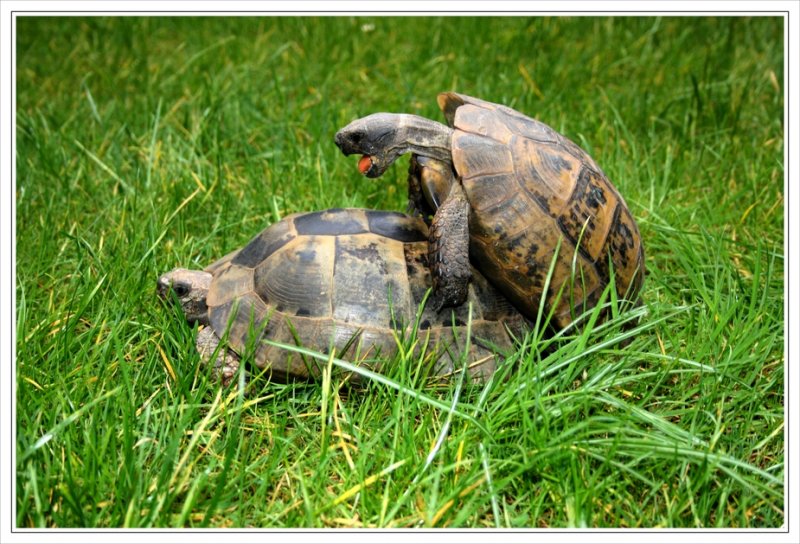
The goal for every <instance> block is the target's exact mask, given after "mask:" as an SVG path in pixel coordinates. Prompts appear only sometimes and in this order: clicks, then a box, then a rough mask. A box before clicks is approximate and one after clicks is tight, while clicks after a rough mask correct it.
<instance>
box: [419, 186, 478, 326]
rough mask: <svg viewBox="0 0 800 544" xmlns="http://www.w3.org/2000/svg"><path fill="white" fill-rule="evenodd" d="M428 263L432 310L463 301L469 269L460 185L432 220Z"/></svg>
mask: <svg viewBox="0 0 800 544" xmlns="http://www.w3.org/2000/svg"><path fill="white" fill-rule="evenodd" d="M428 262H429V264H430V268H431V277H432V278H433V300H432V302H433V304H434V308H436V310H437V311H438V310H440V309H441V308H443V307H445V306H458V305H460V304H463V303H464V301H466V299H467V284H468V283H469V280H470V277H471V276H472V274H471V272H470V267H469V203H468V202H467V197H466V194H465V193H464V189H463V187H461V184H460V183H453V184H452V185H451V187H450V193H449V194H448V195H447V198H446V199H445V200H444V202H442V204H441V206H439V209H438V210H437V211H436V213H435V214H434V216H433V221H432V222H431V227H430V231H429V234H428Z"/></svg>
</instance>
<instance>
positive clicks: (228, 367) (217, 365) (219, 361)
mask: <svg viewBox="0 0 800 544" xmlns="http://www.w3.org/2000/svg"><path fill="white" fill-rule="evenodd" d="M219 341H220V340H219V337H218V336H217V333H216V332H214V329H212V328H211V327H204V328H203V329H202V330H200V331H198V333H197V339H196V341H195V345H196V346H197V351H198V353H200V358H201V360H202V362H203V365H208V364H212V365H213V370H212V374H213V376H214V378H216V379H218V380H220V381H221V382H222V385H224V386H225V387H227V386H228V385H230V383H231V380H232V379H233V377H234V376H236V372H237V370H239V365H240V364H241V359H240V358H239V355H237V354H236V353H235V352H234V351H232V350H230V349H222V348H221V349H220V350H219V351H218V352H217V357H216V359H214V361H213V362H212V361H211V357H213V356H214V352H215V351H216V350H217V347H218V346H219Z"/></svg>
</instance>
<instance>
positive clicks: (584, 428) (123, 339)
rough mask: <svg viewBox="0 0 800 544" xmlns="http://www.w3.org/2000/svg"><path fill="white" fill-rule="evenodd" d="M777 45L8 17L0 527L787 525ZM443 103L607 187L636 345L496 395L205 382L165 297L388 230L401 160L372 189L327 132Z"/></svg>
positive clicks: (573, 338)
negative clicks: (7, 275) (474, 110)
mask: <svg viewBox="0 0 800 544" xmlns="http://www.w3.org/2000/svg"><path fill="white" fill-rule="evenodd" d="M782 45H783V22H782V20H781V19H778V18H767V17H760V18H650V17H641V18H594V17H585V18H584V17H576V18H510V17H504V18H482V19H476V18H439V17H430V18H423V19H419V18H387V19H381V18H349V17H346V18H344V17H343V18H315V17H308V18H271V17H262V18H208V19H190V18H182V19H176V18H160V19H159V18H119V19H109V18H72V19H47V18H20V19H17V84H16V91H17V120H16V122H17V125H16V127H17V128H16V134H17V156H16V158H17V186H16V213H17V217H16V218H17V223H16V225H17V234H16V236H17V238H16V251H17V253H16V256H17V268H16V273H17V291H16V297H17V315H16V319H17V323H16V335H17V336H16V338H17V361H16V365H17V366H16V383H17V390H16V431H17V448H16V475H17V479H16V523H17V525H18V526H19V527H51V528H52V527H394V528H404V527H429V526H431V527H640V528H651V527H692V528H694V527H704V528H719V527H726V528H727V527H754V528H767V527H778V526H781V525H782V524H783V522H784V515H785V513H784V500H785V499H784V488H783V480H784V434H783V431H784V428H783V422H784V417H783V414H784V411H783V410H784V405H783V401H784V358H783V357H784V355H783V345H784V321H783V300H784V299H783V292H784V291H783V287H784V266H785V265H784V255H783V242H784V233H783V217H784V215H783V214H784V206H783V205H784V200H783V176H784V171H783V146H784V140H783V124H782V120H783V87H782V85H783V83H782V82H783V50H782ZM442 90H457V91H460V92H463V93H466V94H471V95H474V96H479V97H482V98H485V99H488V100H492V101H496V102H501V103H505V104H508V105H510V106H512V107H515V108H517V109H519V110H521V111H523V112H526V113H528V114H530V115H533V116H536V117H537V118H539V119H541V120H543V121H544V122H546V123H548V124H550V125H552V126H553V127H554V128H556V129H557V130H560V131H562V132H563V133H565V134H566V135H568V136H569V137H571V138H572V139H574V140H575V141H576V142H578V143H579V144H580V145H582V146H583V147H585V148H586V149H587V150H588V151H589V152H590V153H591V154H592V155H593V157H594V158H595V159H596V160H597V162H598V163H599V164H600V165H601V166H602V167H603V169H604V170H605V171H606V173H607V174H608V175H609V177H610V178H611V179H612V180H613V181H614V182H615V184H616V185H617V187H618V188H619V189H620V191H621V192H622V193H623V195H624V196H625V198H626V200H627V202H628V204H629V206H630V208H631V210H632V211H633V214H634V216H635V217H636V218H637V220H638V222H639V226H640V229H641V232H642V236H643V239H644V243H645V247H646V253H647V267H648V276H647V279H646V281H645V285H644V290H643V301H644V305H643V306H642V307H641V309H639V310H637V311H638V312H640V313H641V319H640V320H639V322H638V325H636V328H635V329H634V330H633V331H631V330H630V329H625V328H624V327H623V321H624V319H625V318H626V317H632V316H631V315H630V314H628V315H623V316H620V318H619V319H617V320H614V321H612V322H610V323H608V324H607V325H606V326H603V327H598V328H594V329H593V330H587V331H585V332H583V333H581V334H575V333H572V334H566V335H563V336H560V337H557V338H549V339H548V338H542V337H540V336H538V335H536V334H534V333H532V334H531V335H529V336H528V338H526V339H524V342H523V343H522V345H521V346H520V348H519V350H518V351H517V352H516V353H515V354H513V355H512V356H511V357H510V358H509V359H510V360H509V362H510V363H514V364H516V365H517V369H516V370H515V371H514V372H512V373H509V374H508V376H507V379H506V380H505V381H502V380H500V379H497V380H495V381H493V382H491V383H489V384H487V385H486V386H485V387H477V386H463V387H461V386H459V385H458V384H453V385H451V386H448V387H442V388H424V387H422V385H421V384H420V383H419V380H417V379H415V377H414V373H413V372H412V369H413V368H414V365H415V361H414V360H413V359H412V358H409V357H406V356H403V355H401V356H398V357H397V358H396V360H394V361H392V362H391V364H392V365H393V366H394V368H395V369H396V370H395V371H393V372H391V371H390V376H389V378H390V379H391V380H392V382H391V384H392V385H393V386H394V387H393V386H390V385H386V384H384V383H380V382H377V381H372V382H369V383H368V384H367V385H366V386H365V387H364V388H363V389H352V388H347V387H345V386H343V384H342V379H341V377H340V376H337V374H336V373H335V372H334V373H333V376H332V377H330V378H329V379H328V380H325V381H323V382H321V383H313V384H289V385H280V384H272V383H266V382H261V383H260V384H259V387H258V388H257V391H256V394H255V396H254V397H242V396H239V395H237V394H236V393H235V391H221V390H220V389H219V388H218V387H216V386H215V385H214V384H213V383H210V382H209V380H208V379H207V376H206V374H205V372H204V370H203V369H202V368H200V367H199V365H198V356H197V355H196V353H195V352H194V350H193V334H194V331H193V330H192V329H191V327H190V326H189V325H187V324H186V323H184V322H182V321H181V320H180V319H179V318H177V316H176V314H175V313H174V312H173V311H172V310H170V309H169V308H166V307H164V306H163V305H162V304H160V303H159V301H158V300H157V298H156V296H155V280H156V278H157V276H158V274H159V273H161V272H164V271H166V270H168V269H171V268H172V267H174V266H177V265H182V266H188V267H202V266H204V265H206V264H207V263H209V262H211V261H212V260H214V259H215V258H217V257H219V256H221V255H222V254H224V253H225V252H227V251H230V250H232V249H234V248H236V247H240V246H241V245H242V244H243V243H245V242H246V241H247V240H249V238H250V237H252V236H253V235H254V234H255V233H256V232H258V231H259V230H261V229H262V228H264V227H265V226H266V225H267V224H269V223H271V222H273V221H275V220H277V219H278V218H280V217H282V216H284V215H286V214H289V213H293V212H296V211H307V210H314V209H321V208H326V207H333V206H359V207H370V208H382V209H398V210H402V209H404V207H405V191H406V185H405V170H406V164H407V163H406V162H405V160H401V161H400V162H401V164H399V165H398V166H395V167H393V168H392V169H391V170H390V171H389V172H387V174H386V175H385V176H384V177H383V178H381V179H379V180H377V181H371V180H365V179H362V178H361V177H360V176H359V175H358V173H357V171H356V168H355V164H354V163H355V161H354V160H353V159H352V157H351V158H349V159H346V158H344V157H342V156H341V155H340V154H339V152H338V150H337V149H336V148H335V146H334V144H333V134H334V132H335V131H336V129H337V128H339V127H341V126H343V125H344V124H346V123H347V122H349V121H350V120H352V119H354V118H356V117H358V116H361V115H364V114H367V113H371V112H375V111H382V110H383V111H407V112H412V113H418V114H421V115H425V116H428V117H431V118H434V119H441V114H440V113H439V112H438V110H437V107H436V101H435V96H436V93H437V92H439V91H442ZM631 332H632V334H631V338H632V340H631V341H630V343H629V344H627V345H625V346H624V347H622V346H621V344H620V342H619V340H620V339H621V338H622V337H624V335H626V334H628V333H631ZM498 378H499V377H498ZM398 386H401V387H404V388H406V389H405V390H404V391H398V390H397V389H396V387H398Z"/></svg>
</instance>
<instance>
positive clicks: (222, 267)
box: [158, 209, 527, 383]
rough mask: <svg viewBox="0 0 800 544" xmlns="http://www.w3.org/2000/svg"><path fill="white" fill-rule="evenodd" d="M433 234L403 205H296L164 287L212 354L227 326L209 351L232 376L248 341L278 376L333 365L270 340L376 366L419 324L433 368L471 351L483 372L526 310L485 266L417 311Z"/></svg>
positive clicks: (470, 358) (221, 371)
mask: <svg viewBox="0 0 800 544" xmlns="http://www.w3.org/2000/svg"><path fill="white" fill-rule="evenodd" d="M427 238H428V227H427V225H426V224H425V223H424V222H423V221H422V220H421V219H420V218H419V217H411V216H407V215H405V214H400V213H396V212H385V211H373V210H359V209H332V210H326V211H319V212H311V213H301V214H295V215H291V216H288V217H286V218H284V219H283V220H281V221H279V222H277V223H275V224H273V225H271V226H269V227H268V228H267V229H265V230H264V231H263V232H261V233H260V234H258V235H257V236H256V237H255V238H253V239H252V240H251V241H250V242H249V243H248V244H247V245H246V246H245V247H244V248H242V249H241V250H238V251H234V252H233V253H230V254H229V255H227V256H225V257H223V258H222V259H220V260H219V261H217V262H215V263H213V264H211V265H210V266H208V267H207V268H206V269H205V270H203V271H200V270H187V269H183V268H179V269H175V270H173V271H171V272H169V273H167V274H164V275H163V276H161V277H160V278H159V280H158V290H159V292H160V294H161V295H162V296H164V297H168V298H169V297H171V296H172V294H173V293H174V295H175V296H177V298H178V301H179V302H180V305H181V307H182V309H183V311H184V314H185V315H186V317H187V318H188V319H189V320H190V321H198V322H200V323H201V324H204V325H206V327H205V328H204V329H202V330H201V331H200V332H199V333H198V335H197V341H196V343H197V348H198V350H199V351H200V353H201V355H202V356H203V360H204V361H205V362H210V361H211V355H212V354H213V353H214V351H215V350H216V349H217V346H218V345H219V342H220V338H222V337H224V336H226V335H227V339H228V348H229V349H227V350H223V351H222V352H220V353H219V354H218V356H217V357H216V358H215V359H214V360H213V364H214V367H215V369H216V372H217V374H218V375H220V376H221V378H222V380H223V382H226V383H227V382H228V381H229V380H230V379H231V378H232V377H233V375H234V373H235V371H236V369H237V368H238V367H239V364H240V358H241V356H242V355H244V354H245V353H246V352H247V350H248V348H249V349H252V350H253V360H254V362H255V365H256V366H257V367H259V368H268V369H269V370H270V371H271V373H272V375H273V376H274V377H276V378H278V379H286V378H313V377H316V376H319V374H320V365H322V366H324V365H325V364H326V363H325V361H321V362H320V361H316V360H314V359H310V358H305V357H303V356H301V355H298V354H297V353H295V352H293V351H290V350H287V349H284V348H282V347H280V346H276V345H274V344H271V343H268V342H262V341H261V340H263V339H267V340H272V341H276V342H280V343H283V344H300V345H303V346H305V347H308V348H312V349H314V350H316V351H321V352H323V353H329V352H330V351H331V350H333V351H334V352H335V354H336V356H337V357H340V358H344V359H346V360H349V361H352V362H355V363H359V364H364V365H366V366H367V367H369V368H372V370H376V371H380V370H381V368H380V367H377V366H375V365H376V364H378V363H379V362H381V361H385V360H387V359H388V358H391V356H392V355H394V354H395V353H396V352H397V349H398V341H399V339H401V338H402V337H403V335H406V334H408V333H409V332H410V331H411V330H412V329H413V328H414V327H416V328H417V342H416V344H415V346H416V351H417V352H418V353H422V352H423V350H424V353H425V354H426V360H427V361H429V362H430V363H431V368H430V369H429V371H430V372H431V373H432V374H434V375H447V374H451V373H454V372H458V371H459V370H460V368H461V361H462V359H461V357H462V354H463V355H464V356H465V358H466V361H467V362H468V363H469V366H468V369H467V371H468V373H469V376H470V377H471V378H472V379H473V380H476V381H480V380H483V379H486V378H488V377H489V376H491V375H492V373H493V372H494V370H495V367H496V364H497V361H498V359H497V358H496V353H502V352H503V351H511V350H512V349H513V347H514V343H513V336H514V335H516V334H523V333H524V332H525V330H526V328H527V324H526V321H525V318H524V317H522V315H521V314H520V313H519V312H517V311H516V310H515V309H514V307H513V306H512V305H511V304H510V303H509V302H508V300H507V299H506V298H505V297H504V296H503V295H502V294H500V293H499V292H498V291H497V290H495V289H494V288H493V287H492V286H491V285H490V284H489V283H488V282H487V281H486V280H485V279H483V277H482V276H481V275H480V273H478V272H475V275H474V277H473V280H474V281H473V282H472V284H471V285H470V288H469V292H468V297H467V301H468V304H463V305H460V306H457V307H455V308H453V309H447V310H446V311H440V312H437V311H436V310H435V309H434V308H432V307H431V305H430V304H428V305H425V306H424V308H423V309H422V311H421V313H419V314H418V312H419V308H420V306H421V304H422V302H423V300H424V297H425V295H426V292H427V291H428V289H429V288H430V287H431V285H432V282H431V276H430V273H429V269H428V264H427V254H428V244H427ZM470 304H471V306H472V316H471V317H472V321H471V323H470V322H469V317H470V307H469V305H470ZM468 332H469V333H470V334H471V336H470V338H469V341H467V338H466V336H467V333H468ZM466 346H469V348H468V351H467V352H466V353H464V350H465V347H466ZM378 355H380V357H378ZM353 378H354V379H358V376H357V375H354V376H353Z"/></svg>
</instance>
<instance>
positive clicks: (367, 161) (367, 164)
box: [358, 155, 375, 175]
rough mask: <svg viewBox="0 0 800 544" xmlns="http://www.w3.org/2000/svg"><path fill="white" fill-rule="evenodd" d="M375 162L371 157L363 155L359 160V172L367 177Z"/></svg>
mask: <svg viewBox="0 0 800 544" xmlns="http://www.w3.org/2000/svg"><path fill="white" fill-rule="evenodd" d="M374 162H375V161H373V160H372V157H370V156H369V155H362V156H361V158H360V159H359V160H358V171H359V172H361V173H362V174H364V175H366V174H367V172H369V171H370V169H371V168H372V165H373V164H374Z"/></svg>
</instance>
